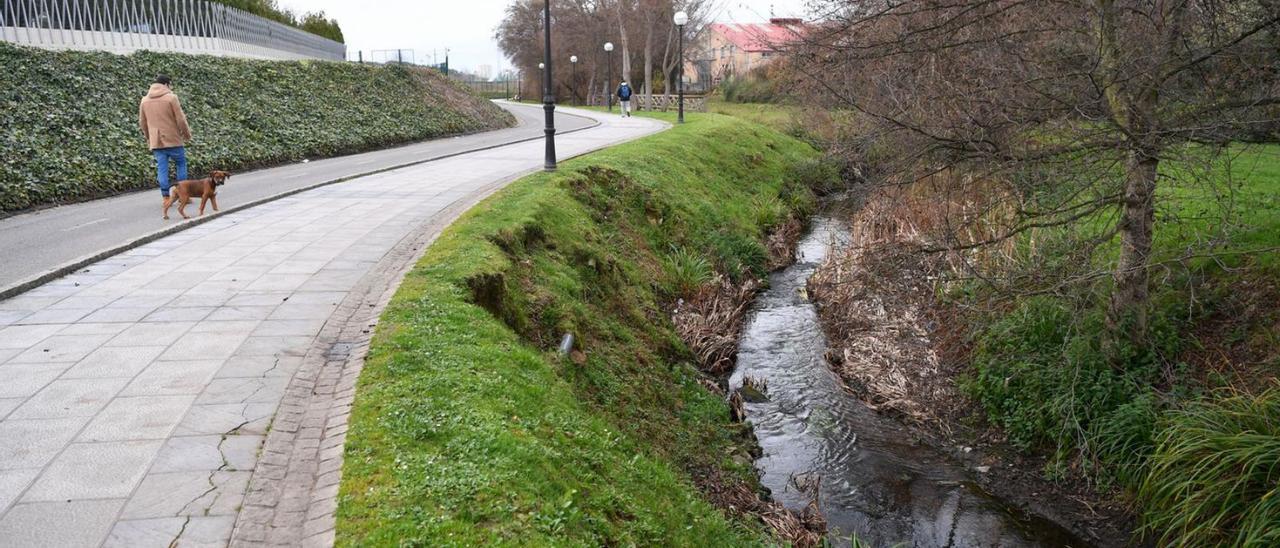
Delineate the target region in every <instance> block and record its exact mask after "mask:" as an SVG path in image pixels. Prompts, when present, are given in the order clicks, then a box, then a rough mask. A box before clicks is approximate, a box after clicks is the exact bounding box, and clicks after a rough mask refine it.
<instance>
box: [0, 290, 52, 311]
mask: <svg viewBox="0 0 1280 548" xmlns="http://www.w3.org/2000/svg"><path fill="white" fill-rule="evenodd" d="M63 298H64V297H37V296H35V295H31V294H28V293H24V294H22V295H18V296H17V297H14V298H12V299H5V300H3V301H0V310H9V311H12V310H25V311H27V312H34V311H36V310H43V309H46V308H49V307H50V306H53V305H54V304H57V302H58V301H61V300H62V299H63Z"/></svg>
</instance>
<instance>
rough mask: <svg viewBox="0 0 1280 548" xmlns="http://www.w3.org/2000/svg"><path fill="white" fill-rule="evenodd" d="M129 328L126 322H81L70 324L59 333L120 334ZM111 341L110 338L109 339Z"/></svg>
mask: <svg viewBox="0 0 1280 548" xmlns="http://www.w3.org/2000/svg"><path fill="white" fill-rule="evenodd" d="M128 328H129V324H125V323H85V322H80V323H76V324H74V325H68V326H67V327H66V328H64V329H63V330H62V331H59V332H58V334H59V335H119V334H120V332H122V331H124V330H125V329H128ZM108 342H109V340H108Z"/></svg>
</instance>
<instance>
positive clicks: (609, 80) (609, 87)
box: [604, 42, 613, 114]
mask: <svg viewBox="0 0 1280 548" xmlns="http://www.w3.org/2000/svg"><path fill="white" fill-rule="evenodd" d="M604 51H605V52H606V53H607V54H608V55H609V70H608V71H607V74H608V76H606V77H605V79H604V96H605V100H606V101H607V102H608V103H609V113H610V114H612V113H613V42H605V43H604Z"/></svg>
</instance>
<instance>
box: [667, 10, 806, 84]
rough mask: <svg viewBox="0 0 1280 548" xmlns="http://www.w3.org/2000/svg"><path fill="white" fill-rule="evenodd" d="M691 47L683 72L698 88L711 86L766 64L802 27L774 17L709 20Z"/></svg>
mask: <svg viewBox="0 0 1280 548" xmlns="http://www.w3.org/2000/svg"><path fill="white" fill-rule="evenodd" d="M706 30H707V32H706V33H705V34H704V36H703V38H702V39H701V41H700V44H699V45H698V47H697V48H696V49H695V50H694V55H691V56H690V57H691V58H692V65H693V66H692V67H686V69H685V74H686V75H687V77H688V80H689V81H690V82H691V83H693V84H695V85H696V84H699V83H701V84H703V86H698V87H714V86H715V85H717V84H719V83H720V82H721V81H723V80H724V79H725V78H729V77H731V76H734V75H745V74H747V73H748V72H751V70H752V69H755V68H756V67H760V66H763V65H764V64H766V63H768V62H769V61H770V60H771V59H772V57H773V56H774V55H776V54H777V53H778V52H779V51H780V49H781V48H782V47H784V46H786V45H787V44H788V43H791V42H794V41H796V40H797V39H798V38H799V36H800V33H801V32H803V30H804V21H802V20H800V19H789V18H775V19H770V20H769V22H768V23H712V24H711V25H710V26H708V27H707V29H706Z"/></svg>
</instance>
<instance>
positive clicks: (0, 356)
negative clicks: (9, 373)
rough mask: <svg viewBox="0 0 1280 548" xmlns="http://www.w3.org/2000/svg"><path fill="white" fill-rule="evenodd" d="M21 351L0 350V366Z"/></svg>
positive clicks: (19, 349) (16, 349) (13, 349)
mask: <svg viewBox="0 0 1280 548" xmlns="http://www.w3.org/2000/svg"><path fill="white" fill-rule="evenodd" d="M22 351H23V349H21V348H0V364H3V363H4V362H7V361H9V358H12V357H14V356H17V355H18V354H21V353H22Z"/></svg>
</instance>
